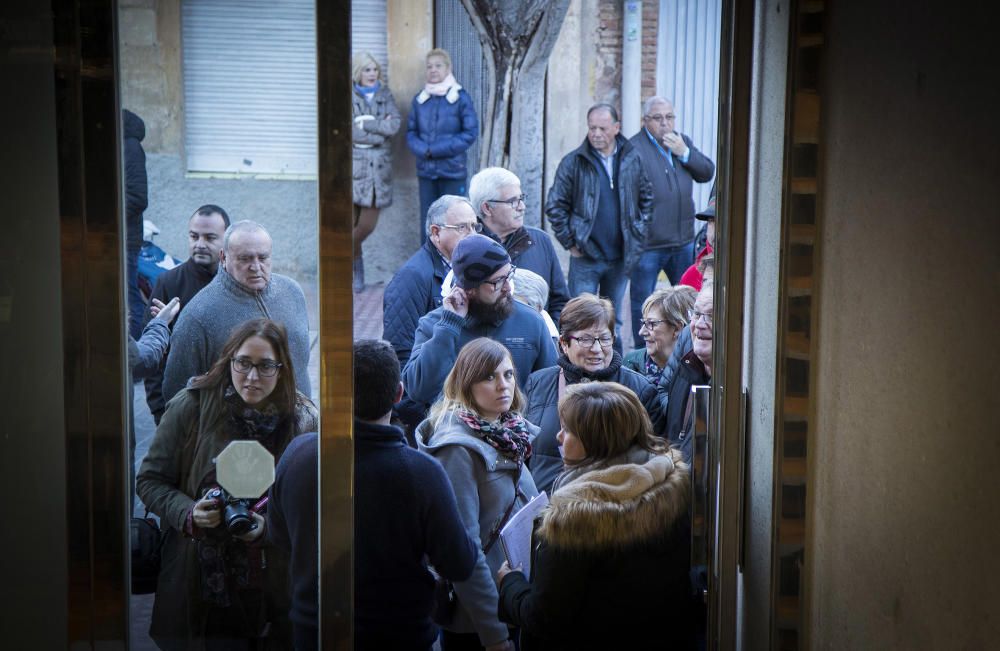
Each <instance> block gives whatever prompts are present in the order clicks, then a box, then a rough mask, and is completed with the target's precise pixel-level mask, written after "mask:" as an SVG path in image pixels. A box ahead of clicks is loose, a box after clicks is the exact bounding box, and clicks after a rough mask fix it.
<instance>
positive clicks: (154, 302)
mask: <svg viewBox="0 0 1000 651" xmlns="http://www.w3.org/2000/svg"><path fill="white" fill-rule="evenodd" d="M227 228H229V215H227V214H226V211H225V210H223V209H222V208H220V207H219V206H216V205H213V204H205V205H204V206H202V207H200V208H198V209H197V210H195V211H194V214H192V215H191V217H190V219H188V247H189V253H190V255H189V257H188V259H187V260H185V261H184V262H183V263H182V264H179V265H177V266H176V267H174V268H173V269H169V270H167V271H164V272H163V273H161V274H160V275H159V277H158V278H157V279H156V286H155V287H153V293H152V294H150V304H151V305H150V310H149V312H150V316H151V317H155V316H156V315H157V313H159V311H160V308H161V307H162V306H163V305H166V304H167V303H169V302H170V301H171V300H172V299H175V298H177V299H179V300H180V309H181V310H183V309H184V307H185V306H187V304H188V303H189V302H190V301H191V299H192V298H194V296H195V294H197V293H198V292H200V291H201V290H202V289H203V288H204V287H205V286H206V285H208V283H210V282H212V279H213V278H215V273H216V272H217V271H218V270H219V256H220V255H221V253H222V238H223V236H224V235H225V233H226V229H227ZM166 361H167V357H166V355H164V356H163V360H162V361H161V362H160V368H159V370H158V371H156V372H154V373H151V374H149V375H147V376H146V379H145V385H146V404H147V405H149V411H150V413H151V414H152V415H153V420H154V421H156V424H157V425H159V424H160V418H161V417H162V416H163V410H164V409H166V406H167V405H166V401H164V400H163V371H164V369H165V368H166V366H167V364H166Z"/></svg>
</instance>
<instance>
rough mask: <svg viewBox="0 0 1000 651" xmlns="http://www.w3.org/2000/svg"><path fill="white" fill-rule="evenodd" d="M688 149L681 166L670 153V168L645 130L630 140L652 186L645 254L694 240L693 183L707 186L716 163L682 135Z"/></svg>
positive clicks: (641, 130)
mask: <svg viewBox="0 0 1000 651" xmlns="http://www.w3.org/2000/svg"><path fill="white" fill-rule="evenodd" d="M681 137H682V138H683V139H684V144H685V145H687V146H688V150H689V154H688V162H686V163H682V162H681V159H680V158H677V157H676V156H674V155H673V153H671V152H670V151H669V150H666V152H667V154H668V155H669V156H670V157H671V159H672V160H673V163H674V164H673V165H671V164H670V163H668V162H667V159H666V158H665V157H664V156H663V154H662V153H660V150H659V149H657V147H656V143H654V142H653V141H652V139H651V137H650V136H649V132H648V131H646V129H645V128H643V129H640V130H639V133H637V134H635V135H634V136H632V138H631V139H630V140H629V142H630V143H632V145H633V146H634V147H635V151H636V152H637V153H638V154H639V158H640V159H641V160H642V167H643V169H644V170H645V171H646V176H648V177H649V180H650V183H652V186H653V219H652V221H651V222H650V223H649V228H648V229H647V236H646V250H647V251H648V250H650V249H664V248H670V247H676V246H683V245H685V244H688V243H690V242H691V240H693V239H694V212H695V210H694V198H693V196H692V194H691V192H692V190H693V188H694V182H695V181H697V182H698V183H708V182H709V181H711V180H712V176H713V175H714V174H715V163H713V162H712V161H711V160H709V158H708V156H705V154H703V153H701V152H700V151H698V150H697V149H696V148H695V146H694V143H693V142H692V141H691V139H690V138H688V137H687V136H685V135H684V134H681Z"/></svg>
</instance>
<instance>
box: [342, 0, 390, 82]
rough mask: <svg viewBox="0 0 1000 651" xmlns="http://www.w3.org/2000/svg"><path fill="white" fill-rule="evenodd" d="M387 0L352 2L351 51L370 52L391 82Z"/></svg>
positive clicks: (384, 75)
mask: <svg viewBox="0 0 1000 651" xmlns="http://www.w3.org/2000/svg"><path fill="white" fill-rule="evenodd" d="M385 3H386V0H352V2H351V50H352V53H351V54H352V56H353V55H354V54H356V53H358V52H370V53H371V55H372V56H373V57H375V60H376V61H378V64H379V65H380V66H382V76H383V77H384V78H385V81H386V82H388V81H389V46H388V31H389V30H388V28H387V25H386V18H385Z"/></svg>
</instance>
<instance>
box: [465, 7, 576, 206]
mask: <svg viewBox="0 0 1000 651" xmlns="http://www.w3.org/2000/svg"><path fill="white" fill-rule="evenodd" d="M462 5H463V6H464V7H465V10H466V11H468V12H469V17H470V18H471V19H472V24H473V25H475V27H476V31H477V32H478V33H479V40H480V42H481V43H482V46H483V53H484V55H485V58H486V61H487V64H488V65H487V70H486V81H485V83H487V84H489V89H490V93H489V100H488V101H487V105H486V106H484V107H483V115H482V120H481V122H482V127H481V129H482V132H481V134H480V136H481V141H480V143H481V144H480V156H479V166H480V168H483V167H492V166H498V167H506V168H507V169H509V170H510V171H512V172H514V173H515V174H517V176H518V178H520V179H521V189H522V191H523V192H524V193H525V194H526V195H528V199H527V206H526V210H525V213H524V221H525V223H526V224H528V225H531V226H539V225H541V215H542V204H541V200H542V182H543V178H542V174H543V171H544V170H543V166H544V162H545V161H544V154H545V149H544V147H542V142H543V141H544V138H545V132H544V121H545V71H546V68H547V66H548V61H549V55H550V54H551V53H552V47H553V45H555V42H556V39H557V38H558V37H559V29H560V28H561V27H562V22H563V19H564V18H565V17H566V10H567V9H568V8H569V0H526V1H518V0H462Z"/></svg>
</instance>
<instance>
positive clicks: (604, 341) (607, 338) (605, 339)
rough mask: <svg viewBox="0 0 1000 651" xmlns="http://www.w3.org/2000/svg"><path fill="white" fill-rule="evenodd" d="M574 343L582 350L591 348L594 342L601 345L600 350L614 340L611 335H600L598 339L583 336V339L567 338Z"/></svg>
mask: <svg viewBox="0 0 1000 651" xmlns="http://www.w3.org/2000/svg"><path fill="white" fill-rule="evenodd" d="M569 338H570V339H572V340H573V341H575V342H576V343H578V344H580V345H581V346H583V347H584V348H593V347H594V342H597V343H599V344H601V348H607V347H608V346H610V345H611V344H613V343H614V341H615V338H614V337H612V336H611V335H601V336H600V337H588V336H586V335H584V336H583V337H574V336H572V335H570V337H569Z"/></svg>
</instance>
